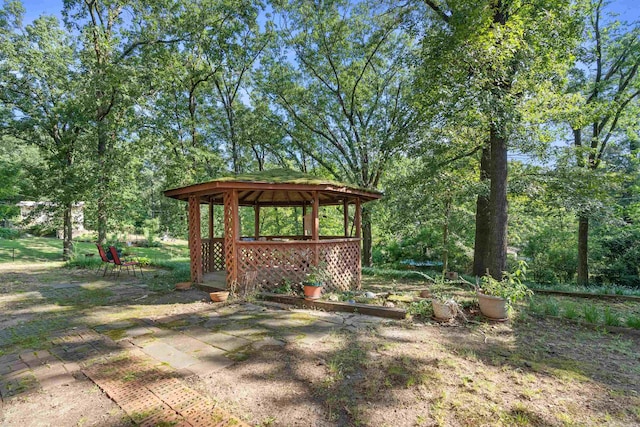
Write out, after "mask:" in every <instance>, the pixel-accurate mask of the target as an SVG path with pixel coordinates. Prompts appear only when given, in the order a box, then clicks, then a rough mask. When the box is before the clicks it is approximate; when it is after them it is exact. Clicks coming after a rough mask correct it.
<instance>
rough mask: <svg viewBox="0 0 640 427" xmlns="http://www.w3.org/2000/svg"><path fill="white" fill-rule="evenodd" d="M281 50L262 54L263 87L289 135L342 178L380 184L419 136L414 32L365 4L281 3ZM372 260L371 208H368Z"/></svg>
mask: <svg viewBox="0 0 640 427" xmlns="http://www.w3.org/2000/svg"><path fill="white" fill-rule="evenodd" d="M275 6H276V11H277V12H278V13H279V14H280V16H281V20H282V22H283V24H282V26H281V28H279V36H280V40H281V43H280V44H281V46H282V48H281V49H274V50H273V51H272V52H271V57H269V58H263V61H262V62H263V64H262V69H261V73H262V76H261V78H260V86H261V89H262V90H263V91H264V93H265V94H266V96H267V97H268V98H269V100H270V102H271V105H272V108H273V109H274V111H275V112H276V113H277V114H278V117H279V120H280V123H281V125H282V127H283V129H284V130H285V132H286V134H287V139H288V140H289V141H290V142H291V143H292V144H293V145H295V146H297V147H298V149H299V150H301V151H302V152H303V153H304V154H305V155H306V156H309V157H310V158H312V159H313V160H314V161H315V162H317V164H319V165H320V166H321V167H322V168H323V169H325V170H326V171H328V173H329V174H331V175H333V177H335V178H336V179H338V180H342V181H345V182H349V183H352V184H355V185H358V186H361V187H363V188H367V189H376V188H377V187H378V185H379V183H380V179H381V177H382V175H383V173H384V172H385V171H386V170H387V168H388V166H389V164H390V162H391V160H392V159H393V158H394V156H396V155H397V154H398V153H400V152H401V151H402V150H404V149H406V148H407V147H408V146H409V145H410V144H411V143H412V142H413V134H412V130H413V126H414V123H415V122H416V115H415V111H414V110H413V109H412V108H411V107H410V96H411V87H410V77H411V69H412V67H411V63H410V62H409V60H408V59H409V53H410V51H411V46H412V44H411V37H410V35H409V34H408V33H407V32H404V31H402V30H401V28H400V24H401V22H400V20H399V19H396V17H395V16H393V14H385V13H381V11H380V10H376V9H375V8H374V7H373V6H372V5H370V4H367V3H366V2H360V3H357V4H350V3H349V2H347V1H328V2H322V3H311V2H305V1H291V2H278V4H276V5H275ZM362 221H363V261H364V264H365V265H370V264H371V213H370V210H369V209H368V208H366V207H365V209H364V210H363V217H362Z"/></svg>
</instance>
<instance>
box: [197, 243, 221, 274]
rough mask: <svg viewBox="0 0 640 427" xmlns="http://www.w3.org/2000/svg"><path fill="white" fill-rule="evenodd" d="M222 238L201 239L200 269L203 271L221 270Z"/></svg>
mask: <svg viewBox="0 0 640 427" xmlns="http://www.w3.org/2000/svg"><path fill="white" fill-rule="evenodd" d="M223 249H224V239H213V241H211V240H210V239H202V270H203V271H204V272H207V273H209V272H211V271H223V270H224V269H225V264H224V250H223Z"/></svg>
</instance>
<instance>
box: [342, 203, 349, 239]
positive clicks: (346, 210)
mask: <svg viewBox="0 0 640 427" xmlns="http://www.w3.org/2000/svg"><path fill="white" fill-rule="evenodd" d="M342 209H343V210H344V213H343V222H344V237H349V201H348V200H347V199H344V200H343V201H342Z"/></svg>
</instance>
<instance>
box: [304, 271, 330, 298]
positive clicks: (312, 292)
mask: <svg viewBox="0 0 640 427" xmlns="http://www.w3.org/2000/svg"><path fill="white" fill-rule="evenodd" d="M328 280H329V275H328V273H327V270H326V267H325V265H324V264H323V263H321V264H318V265H314V266H312V267H311V268H309V272H308V273H307V275H306V277H305V279H304V281H303V282H302V285H303V289H304V299H306V300H309V301H312V300H316V299H319V298H320V294H321V293H322V287H323V286H324V285H325V283H326V282H327V281H328Z"/></svg>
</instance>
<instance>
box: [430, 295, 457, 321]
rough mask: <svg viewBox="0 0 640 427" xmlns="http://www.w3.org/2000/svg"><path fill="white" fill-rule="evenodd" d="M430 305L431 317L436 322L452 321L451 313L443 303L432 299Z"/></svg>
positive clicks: (449, 308)
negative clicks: (431, 308)
mask: <svg viewBox="0 0 640 427" xmlns="http://www.w3.org/2000/svg"><path fill="white" fill-rule="evenodd" d="M431 305H432V306H433V317H435V318H436V319H437V320H451V319H453V311H452V310H451V307H449V306H448V305H447V304H445V303H443V302H442V301H440V300H437V299H432V300H431Z"/></svg>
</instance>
